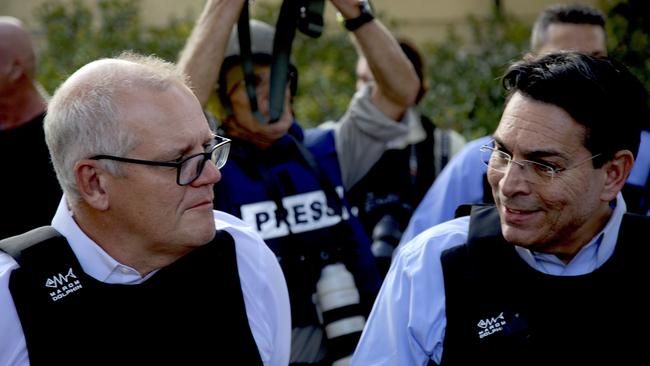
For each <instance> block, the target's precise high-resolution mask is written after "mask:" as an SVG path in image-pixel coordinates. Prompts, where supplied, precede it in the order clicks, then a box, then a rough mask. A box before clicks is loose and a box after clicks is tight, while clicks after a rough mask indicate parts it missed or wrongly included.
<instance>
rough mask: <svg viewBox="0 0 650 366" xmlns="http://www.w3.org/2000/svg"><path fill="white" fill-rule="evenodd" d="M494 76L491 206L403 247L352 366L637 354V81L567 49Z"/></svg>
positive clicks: (600, 359)
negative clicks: (629, 193) (632, 203)
mask: <svg viewBox="0 0 650 366" xmlns="http://www.w3.org/2000/svg"><path fill="white" fill-rule="evenodd" d="M503 84H504V86H505V88H506V89H507V91H508V97H507V101H506V105H505V108H504V111H503V115H502V117H501V121H500V122H499V125H498V127H497V129H496V131H495V132H494V135H493V137H492V140H491V141H490V142H489V143H488V144H486V145H483V146H482V147H480V149H479V151H480V155H481V157H482V162H483V164H485V165H486V166H487V168H488V182H489V184H490V187H491V189H492V194H493V196H494V201H495V206H475V207H473V208H472V211H471V215H470V216H463V217H460V218H457V219H455V220H452V221H448V222H446V223H443V224H440V225H437V226H435V227H433V228H431V229H430V230H427V231H426V232H424V233H422V234H421V235H419V236H418V237H417V238H415V239H414V240H413V241H411V242H409V243H407V244H405V245H404V246H403V247H402V249H401V250H400V251H399V252H398V254H397V256H396V257H395V259H394V262H393V265H392V267H391V270H390V271H389V273H388V275H387V276H386V279H385V281H384V284H383V286H382V289H381V291H380V294H379V296H378V298H377V301H376V302H375V306H374V307H373V310H372V313H371V315H370V318H369V320H368V324H367V325H366V328H365V329H364V333H363V335H362V337H361V341H360V343H359V346H358V348H357V350H356V352H355V355H354V358H353V360H352V364H353V365H426V364H427V363H429V362H431V363H435V364H440V365H478V364H482V363H496V364H502V365H549V364H567V365H575V364H601V363H603V364H632V363H633V362H632V361H631V360H638V359H640V357H643V356H644V352H645V348H644V347H645V345H646V344H647V342H648V336H647V335H645V334H643V333H639V332H638V331H637V329H645V326H646V325H647V324H648V323H647V320H645V318H646V317H645V311H646V309H647V308H648V306H649V305H650V304H649V303H648V301H647V300H645V299H646V298H647V296H645V295H644V294H643V291H642V290H640V289H642V288H645V287H646V286H647V282H648V276H647V274H646V271H645V270H644V268H645V260H646V259H647V257H648V254H650V251H649V250H648V249H647V247H648V246H647V245H643V244H644V242H643V241H642V240H641V239H640V238H642V234H643V233H644V232H645V231H647V225H649V224H650V217H647V216H641V215H635V214H629V213H626V212H625V211H626V207H625V202H624V201H623V197H622V195H621V194H620V191H621V189H622V188H623V185H624V183H625V180H626V179H627V177H628V176H629V174H630V171H631V170H632V166H633V165H634V158H635V155H636V153H637V149H638V146H639V134H640V129H641V126H642V125H643V124H645V123H646V120H647V118H648V117H649V114H648V105H647V93H646V91H645V89H644V87H643V85H642V84H641V83H640V82H639V81H638V80H637V79H636V78H635V77H634V76H633V75H632V74H631V73H630V72H629V71H628V70H627V69H626V68H625V67H624V66H622V65H621V64H619V63H617V62H615V61H613V60H611V59H607V58H597V57H592V56H588V55H584V54H580V53H573V52H566V53H558V54H549V55H547V56H543V57H541V58H539V59H527V60H524V61H520V62H517V63H515V64H513V65H512V66H511V67H510V68H509V69H508V71H507V73H506V75H505V77H504V79H503ZM608 314H611V315H608Z"/></svg>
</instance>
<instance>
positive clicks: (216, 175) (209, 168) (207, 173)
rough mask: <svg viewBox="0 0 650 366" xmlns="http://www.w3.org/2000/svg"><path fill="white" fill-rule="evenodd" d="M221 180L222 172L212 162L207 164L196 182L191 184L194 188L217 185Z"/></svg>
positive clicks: (208, 161) (209, 161)
mask: <svg viewBox="0 0 650 366" xmlns="http://www.w3.org/2000/svg"><path fill="white" fill-rule="evenodd" d="M220 180H221V171H220V170H219V169H217V166H216V165H214V163H213V162H212V161H211V160H207V161H206V162H205V166H204V167H203V171H202V172H201V174H200V175H199V177H198V178H196V180H194V182H192V183H191V185H192V186H195V187H199V186H202V185H206V184H215V183H217V182H218V181H220Z"/></svg>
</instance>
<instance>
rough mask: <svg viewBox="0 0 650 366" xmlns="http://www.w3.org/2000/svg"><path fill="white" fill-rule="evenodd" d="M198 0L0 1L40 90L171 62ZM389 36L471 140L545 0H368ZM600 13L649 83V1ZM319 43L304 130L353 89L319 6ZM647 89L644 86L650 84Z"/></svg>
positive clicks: (311, 60) (433, 109)
mask: <svg viewBox="0 0 650 366" xmlns="http://www.w3.org/2000/svg"><path fill="white" fill-rule="evenodd" d="M204 2H205V1H204V0H184V1H176V0H3V1H2V2H0V14H1V15H12V16H15V17H17V18H19V19H21V20H23V21H24V22H25V23H26V25H27V27H28V28H29V29H30V31H31V32H32V35H33V37H34V39H35V41H36V42H37V48H38V50H39V70H38V72H39V78H38V79H39V81H40V82H41V84H42V85H43V86H44V88H45V90H46V92H47V93H50V94H51V93H53V92H54V90H55V89H56V87H57V86H58V85H59V84H60V83H61V82H62V81H63V80H65V78H66V77H67V76H68V75H69V74H70V73H71V72H73V71H75V70H76V69H77V68H79V67H80V66H82V65H84V64H85V63H87V62H89V61H91V60H93V59H97V58H100V57H109V56H113V55H116V54H118V53H120V52H121V51H122V50H127V49H128V50H134V51H137V52H140V53H146V54H150V53H153V54H156V55H158V56H160V57H162V58H165V59H167V60H169V61H175V60H176V59H177V56H178V52H179V51H180V50H181V49H182V47H183V44H184V42H185V39H186V38H187V37H188V35H189V33H190V31H191V29H192V25H193V23H194V20H195V19H196V17H197V16H198V14H199V13H200V11H201V8H202V7H203V4H204ZM280 3H281V1H280V0H255V2H254V3H253V4H252V5H251V8H250V9H251V14H252V16H253V17H256V18H259V19H262V20H264V21H266V22H268V23H270V24H275V23H276V20H277V15H278V13H279V9H280ZM371 3H372V6H373V8H374V9H375V14H376V16H377V17H379V18H380V19H381V20H382V21H383V22H384V24H386V25H387V26H388V27H389V29H390V30H391V31H393V32H394V33H395V34H397V35H400V36H404V37H406V38H409V39H410V40H412V41H413V42H414V43H415V44H416V45H417V46H418V47H419V48H420V50H421V51H422V53H423V54H424V57H425V59H426V61H427V72H428V75H427V77H428V82H429V87H430V89H429V92H428V94H427V95H426V97H425V99H424V100H423V101H422V102H421V103H420V104H419V106H418V108H419V109H421V110H422V112H423V113H424V114H426V115H428V116H430V117H431V119H432V120H433V122H434V123H435V124H436V125H437V126H439V127H447V128H453V129H455V130H457V131H458V132H460V133H461V134H463V135H464V136H465V137H466V138H468V139H472V138H475V137H478V136H482V135H485V134H489V133H491V131H492V130H493V129H494V127H495V126H496V124H497V123H498V121H499V118H500V111H501V109H502V103H503V91H502V89H501V85H500V81H499V77H500V76H501V74H502V73H503V72H504V70H505V68H506V66H507V65H508V63H509V62H511V61H513V60H516V59H518V58H520V57H521V56H522V55H523V54H524V53H525V52H526V50H527V48H528V38H529V36H530V29H531V26H532V23H533V21H534V20H535V18H536V17H537V15H538V14H539V13H540V12H541V11H542V10H543V9H544V8H546V7H547V6H549V5H551V4H554V3H558V1H550V0H399V1H395V0H372V1H371ZM581 3H585V4H590V5H593V6H596V7H597V8H599V9H600V10H602V11H603V13H604V14H605V15H606V16H607V20H606V22H607V32H608V37H609V38H608V48H609V52H610V55H612V56H613V57H615V58H618V59H619V60H621V61H623V62H624V63H626V64H627V65H628V66H629V67H631V68H632V69H633V72H635V74H636V75H637V76H638V77H639V78H640V79H641V80H642V81H643V82H644V83H645V84H646V86H650V1H647V0H591V1H589V0H583V1H581ZM325 7H326V11H325V21H326V24H325V31H324V33H323V35H322V36H321V37H320V38H318V39H312V38H308V37H306V36H304V35H302V34H300V33H297V35H296V40H295V41H294V45H293V59H294V62H295V63H296V65H297V67H298V70H299V76H300V77H299V86H298V95H297V96H296V99H295V103H294V109H295V114H296V116H297V117H298V120H299V121H301V123H302V124H303V125H304V126H305V127H310V126H314V125H316V124H318V123H320V122H323V121H326V120H335V119H338V117H340V116H341V114H342V113H343V112H344V111H345V109H346V106H347V103H348V102H349V100H350V96H351V95H352V93H353V92H354V90H355V85H354V80H355V75H354V67H355V62H356V54H355V51H354V49H353V47H352V45H351V43H350V41H349V38H348V34H347V32H346V31H345V29H343V27H342V26H341V25H340V24H338V22H337V21H336V16H335V13H334V11H333V6H332V5H331V4H327V3H326V5H325ZM649 89H650V88H649Z"/></svg>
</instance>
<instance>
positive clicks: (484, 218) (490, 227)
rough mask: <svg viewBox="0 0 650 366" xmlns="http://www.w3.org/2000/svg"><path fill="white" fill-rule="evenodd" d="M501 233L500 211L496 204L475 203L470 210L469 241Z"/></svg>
mask: <svg viewBox="0 0 650 366" xmlns="http://www.w3.org/2000/svg"><path fill="white" fill-rule="evenodd" d="M500 235H501V222H500V221H499V213H498V212H497V210H496V207H495V206H494V205H487V204H485V205H473V206H472V209H471V211H470V219H469V233H468V236H467V242H468V243H472V242H476V241H477V240H481V239H484V238H487V237H494V236H500Z"/></svg>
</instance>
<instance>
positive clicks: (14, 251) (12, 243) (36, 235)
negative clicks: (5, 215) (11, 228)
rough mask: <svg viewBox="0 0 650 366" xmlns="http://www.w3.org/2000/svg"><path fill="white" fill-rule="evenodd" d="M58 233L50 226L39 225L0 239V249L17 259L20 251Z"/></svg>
mask: <svg viewBox="0 0 650 366" xmlns="http://www.w3.org/2000/svg"><path fill="white" fill-rule="evenodd" d="M60 235H61V234H59V232H58V231H56V230H55V229H54V228H53V227H52V226H41V227H37V228H36V229H34V230H31V231H28V232H26V233H24V234H20V235H16V236H12V237H9V238H6V239H3V240H0V250H2V251H4V252H6V253H7V254H9V255H11V256H12V257H14V258H16V259H18V257H20V253H21V252H22V251H23V250H25V249H27V248H29V247H31V246H32V245H34V244H38V243H40V242H42V241H45V240H47V239H50V238H53V237H55V236H60Z"/></svg>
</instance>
